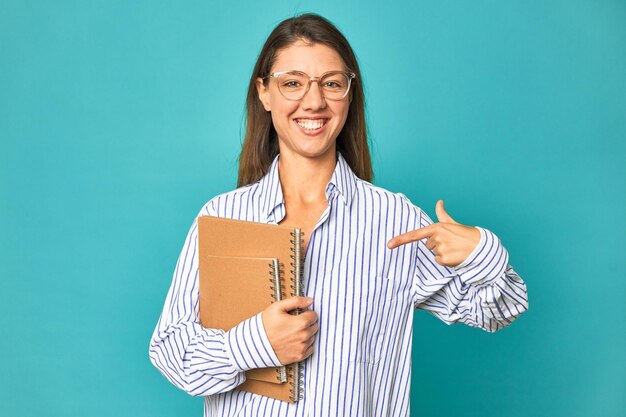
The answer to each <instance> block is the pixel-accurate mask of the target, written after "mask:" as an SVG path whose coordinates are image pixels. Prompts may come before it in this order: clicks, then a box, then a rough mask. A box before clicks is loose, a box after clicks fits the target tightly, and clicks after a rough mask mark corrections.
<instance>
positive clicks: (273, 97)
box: [257, 41, 351, 159]
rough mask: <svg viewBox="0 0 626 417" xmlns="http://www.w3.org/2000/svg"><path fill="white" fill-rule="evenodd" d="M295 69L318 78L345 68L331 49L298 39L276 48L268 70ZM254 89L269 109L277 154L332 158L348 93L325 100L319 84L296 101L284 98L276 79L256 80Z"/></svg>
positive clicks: (347, 102) (341, 124)
mask: <svg viewBox="0 0 626 417" xmlns="http://www.w3.org/2000/svg"><path fill="white" fill-rule="evenodd" d="M287 70H297V71H302V72H305V73H307V74H309V75H310V76H311V77H319V76H320V75H322V74H324V73H325V72H328V71H337V70H339V71H345V70H346V67H345V64H344V62H343V60H342V59H341V56H339V54H338V53H337V52H336V51H335V50H334V49H332V48H330V47H328V46H326V45H322V44H316V43H305V42H303V41H298V42H296V43H294V44H292V45H290V46H288V47H286V48H284V49H282V50H280V51H279V53H278V55H277V57H276V60H275V62H274V65H273V67H272V69H271V71H270V72H271V73H274V72H279V71H287ZM257 91H258V93H259V98H260V100H261V102H262V103H263V107H265V110H267V111H269V112H271V114H272V122H273V124H274V128H275V129H276V132H277V134H278V142H279V148H280V153H281V154H284V155H286V156H295V155H299V156H301V157H306V158H314V159H316V158H325V157H327V158H330V157H332V158H335V149H336V147H335V144H336V140H337V136H338V135H339V133H340V132H341V129H342V128H343V125H344V124H345V122H346V118H347V117H348V109H349V106H350V97H351V92H349V93H348V94H347V95H346V97H344V98H343V99H341V100H338V101H335V100H326V99H325V98H324V96H323V95H322V92H321V91H320V88H319V84H318V83H315V82H313V83H311V86H310V88H309V91H308V92H307V93H306V95H305V96H304V97H303V98H302V99H301V100H299V101H291V100H287V99H286V98H285V97H283V95H282V94H281V93H280V91H279V90H278V85H277V79H276V78H270V79H269V80H268V82H267V86H265V85H263V81H262V79H260V78H259V79H257Z"/></svg>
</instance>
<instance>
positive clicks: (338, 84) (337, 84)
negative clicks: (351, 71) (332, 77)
mask: <svg viewBox="0 0 626 417" xmlns="http://www.w3.org/2000/svg"><path fill="white" fill-rule="evenodd" d="M324 87H328V88H331V89H335V88H341V87H342V83H341V82H339V81H326V82H325V83H324Z"/></svg>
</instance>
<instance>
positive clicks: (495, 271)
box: [455, 227, 509, 284]
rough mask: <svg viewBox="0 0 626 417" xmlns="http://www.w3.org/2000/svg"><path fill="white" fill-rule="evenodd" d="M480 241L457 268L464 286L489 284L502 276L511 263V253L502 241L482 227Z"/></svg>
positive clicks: (480, 228)
mask: <svg viewBox="0 0 626 417" xmlns="http://www.w3.org/2000/svg"><path fill="white" fill-rule="evenodd" d="M476 228H477V229H478V230H479V231H480V241H479V242H478V245H476V247H475V248H474V250H473V251H472V253H470V255H469V256H468V257H467V259H465V260H464V261H463V262H462V263H461V264H460V265H458V266H456V267H455V270H456V272H457V273H458V274H459V276H460V277H461V281H462V282H463V283H464V284H487V283H490V282H491V281H493V280H495V279H497V278H498V277H500V276H502V274H503V273H504V271H505V269H506V266H507V265H508V262H509V253H508V252H507V251H506V249H505V248H504V246H502V244H501V243H500V239H498V237H497V236H496V235H494V234H493V233H492V232H490V231H489V230H487V229H483V228H482V227H476Z"/></svg>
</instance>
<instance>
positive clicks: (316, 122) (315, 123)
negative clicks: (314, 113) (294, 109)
mask: <svg viewBox="0 0 626 417" xmlns="http://www.w3.org/2000/svg"><path fill="white" fill-rule="evenodd" d="M295 122H296V123H297V124H298V126H300V127H301V128H302V129H304V130H308V131H315V130H318V129H321V128H322V127H324V125H326V123H327V122H328V119H295Z"/></svg>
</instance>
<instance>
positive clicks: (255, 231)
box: [198, 216, 302, 402]
mask: <svg viewBox="0 0 626 417" xmlns="http://www.w3.org/2000/svg"><path fill="white" fill-rule="evenodd" d="M198 241H199V251H198V257H199V267H200V321H201V323H202V325H203V326H205V327H211V328H222V329H223V330H228V329H230V328H232V327H234V326H235V325H237V324H239V323H240V322H241V321H243V320H245V319H247V318H249V317H252V316H254V315H256V314H257V313H258V312H260V311H262V310H264V309H265V308H267V307H268V306H269V304H270V303H271V302H273V301H274V300H278V299H280V298H284V297H289V296H293V295H300V294H301V288H300V286H301V276H302V252H301V248H302V233H301V231H300V229H296V228H291V227H286V226H280V225H270V224H265V223H256V222H248V221H242V220H232V219H224V218H219V217H212V216H200V217H199V218H198ZM250 258H253V259H250ZM274 260H276V261H277V262H278V265H277V266H278V271H279V276H278V279H277V278H275V277H273V276H272V274H273V272H272V271H273V266H272V267H270V264H272V265H274V264H273V262H274ZM244 271H245V273H244ZM246 277H248V278H247V279H248V280H247V281H243V280H246ZM216 280H220V282H219V284H218V285H217V286H216V288H215V289H214V291H220V292H221V294H223V297H219V299H218V298H217V297H214V296H215V295H216V294H215V293H214V294H213V296H212V295H211V291H210V290H211V285H212V283H215V281H216ZM252 281H254V282H252ZM270 281H271V282H270ZM276 283H278V284H279V285H280V288H279V289H278V288H277V287H276ZM243 284H246V285H243ZM227 294H231V295H230V296H229V295H227ZM212 297H214V298H212ZM244 300H245V301H244ZM244 303H245V306H244ZM215 320H220V322H219V323H217V322H216V321H215ZM281 368H285V367H278V368H259V369H251V370H249V371H247V372H246V381H245V382H244V383H243V384H241V385H239V386H238V387H237V389H241V390H244V391H249V392H254V393H256V394H261V395H265V396H268V397H271V398H276V399H279V400H283V401H288V402H295V401H297V400H298V399H300V397H301V393H302V378H301V372H300V366H299V363H295V364H291V365H288V366H287V367H286V372H285V370H284V369H282V370H281ZM281 371H282V372H283V373H282V375H281ZM281 376H282V379H283V381H284V377H285V376H286V381H285V382H282V383H281V382H280V377H281ZM277 377H279V378H277Z"/></svg>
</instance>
